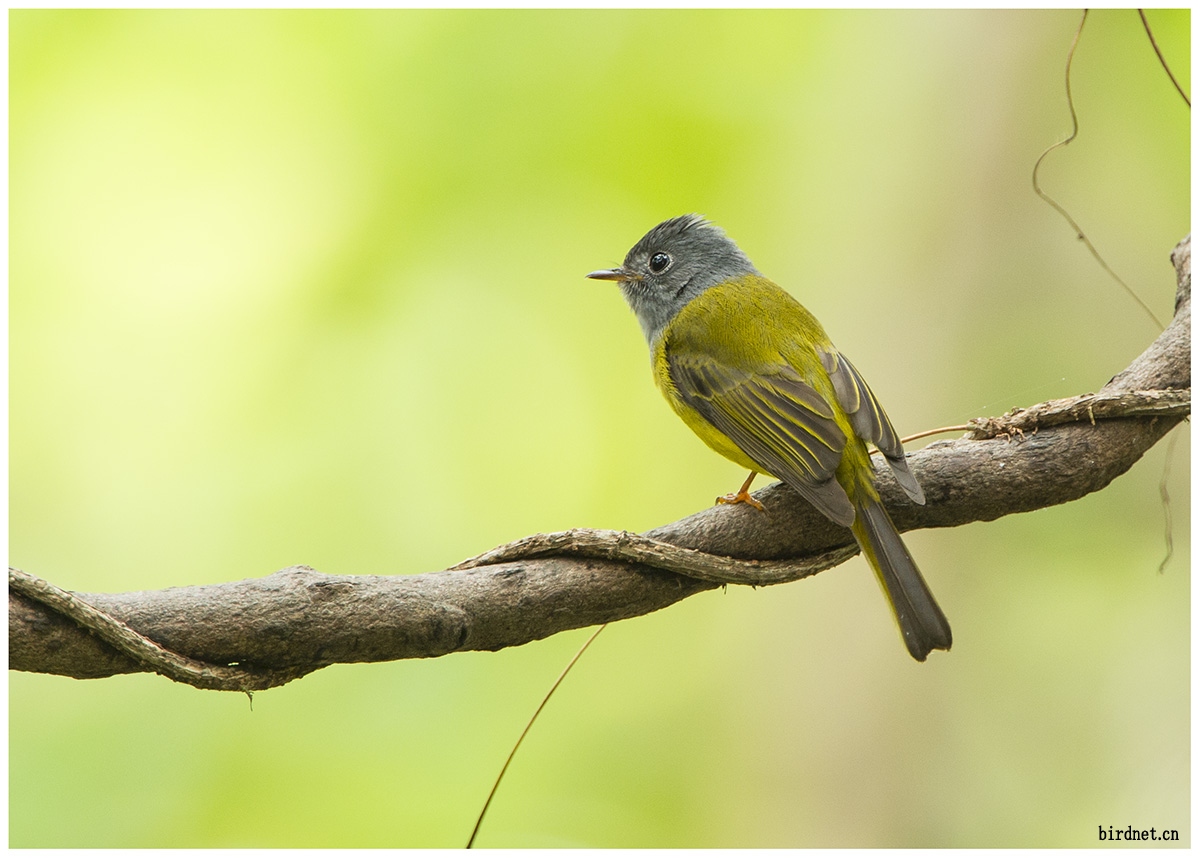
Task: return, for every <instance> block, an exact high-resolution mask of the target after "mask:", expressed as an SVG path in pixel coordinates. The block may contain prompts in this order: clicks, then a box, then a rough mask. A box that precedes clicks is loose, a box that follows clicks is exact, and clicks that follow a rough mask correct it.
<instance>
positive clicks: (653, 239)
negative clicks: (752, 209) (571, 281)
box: [588, 214, 758, 345]
mask: <svg viewBox="0 0 1200 858" xmlns="http://www.w3.org/2000/svg"><path fill="white" fill-rule="evenodd" d="M745 274H758V270H757V269H756V268H755V267H754V263H752V262H751V261H750V260H749V259H748V258H747V257H746V254H744V253H742V251H741V248H739V247H738V246H737V245H736V244H734V243H733V241H732V239H730V238H729V237H728V236H727V235H725V233H724V232H723V231H722V230H721V228H720V227H718V226H714V225H713V224H710V223H709V222H708V221H706V220H705V219H704V218H702V217H700V216H699V215H694V214H689V215H681V216H679V217H674V218H671V219H670V220H665V221H663V222H662V223H660V224H659V225H658V226H656V227H654V229H652V230H650V231H649V232H648V233H646V234H645V235H644V236H643V237H642V240H641V241H639V242H638V243H637V244H635V245H634V246H633V249H632V250H630V251H629V253H628V254H627V255H626V256H625V262H624V263H623V264H622V265H621V267H620V268H611V269H607V270H605V271H593V272H592V273H591V274H589V275H588V277H591V278H592V279H593V280H614V281H616V282H617V283H618V284H619V285H620V287H621V292H622V293H623V294H624V295H625V300H626V301H628V302H629V306H630V307H632V308H633V312H634V313H635V314H636V315H637V317H638V321H639V322H640V323H641V325H642V331H643V333H645V335H646V341H647V342H648V343H650V344H651V345H653V344H654V341H655V339H656V338H657V337H658V335H659V334H660V333H662V329H663V328H664V327H666V325H667V323H668V322H670V321H671V319H673V318H675V314H676V313H678V312H679V311H680V310H682V309H683V307H684V305H685V304H687V303H688V302H689V301H691V300H692V299H693V298H695V297H696V296H697V295H699V294H700V293H701V292H703V291H704V290H705V289H708V288H710V287H712V286H715V285H717V284H718V283H721V282H723V281H725V280H729V279H731V278H734V277H740V276H742V275H745Z"/></svg>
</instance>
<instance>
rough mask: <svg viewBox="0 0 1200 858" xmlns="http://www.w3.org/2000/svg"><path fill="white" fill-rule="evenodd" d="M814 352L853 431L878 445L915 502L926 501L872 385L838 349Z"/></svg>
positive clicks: (906, 492)
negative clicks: (868, 383) (847, 416)
mask: <svg viewBox="0 0 1200 858" xmlns="http://www.w3.org/2000/svg"><path fill="white" fill-rule="evenodd" d="M817 352H818V353H819V354H820V356H821V364H822V365H823V366H824V367H825V371H826V372H828V373H829V378H830V379H831V380H832V381H833V392H834V394H835V395H836V396H837V400H838V404H839V405H841V406H842V410H844V411H845V412H846V414H848V415H849V416H850V425H851V426H852V427H854V434H855V435H857V436H858V437H859V438H862V439H863V440H864V441H868V442H870V443H872V444H874V445H875V446H876V447H878V448H879V452H881V453H883V456H884V458H885V459H887V462H888V464H889V465H891V467H892V473H893V474H894V475H895V477H896V482H898V483H899V484H900V487H901V488H902V489H904V492H905V494H907V495H908V496H909V497H910V498H912V499H913V500H914V501H916V502H917V503H922V504H923V503H925V493H924V492H923V491H921V486H920V484H919V483H918V482H917V478H916V477H914V476H913V475H912V471H910V470H909V469H908V462H907V460H905V458H904V445H903V444H901V443H900V436H899V435H897V434H896V430H895V429H894V428H893V427H892V421H891V420H889V419H888V416H887V414H886V413H885V412H884V410H883V406H881V405H880V404H879V400H877V399H876V398H875V394H874V393H872V392H871V388H869V387H868V386H867V383H866V382H865V381H863V377H862V376H861V375H859V374H858V370H856V369H855V368H854V365H853V364H852V363H850V361H848V360H846V358H845V357H843V356H842V355H841V354H839V353H838V351H837V349H834V348H832V347H831V348H828V349H825V348H818V349H817Z"/></svg>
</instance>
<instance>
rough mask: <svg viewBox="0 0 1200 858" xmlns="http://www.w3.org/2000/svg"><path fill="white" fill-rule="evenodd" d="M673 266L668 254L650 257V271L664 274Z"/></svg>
mask: <svg viewBox="0 0 1200 858" xmlns="http://www.w3.org/2000/svg"><path fill="white" fill-rule="evenodd" d="M670 265H671V257H670V255H669V254H666V253H656V254H654V255H653V256H651V257H650V271H651V272H652V273H654V274H662V273H663V272H664V271H666V270H667V268H668V267H669V266H670Z"/></svg>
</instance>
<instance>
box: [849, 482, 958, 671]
mask: <svg viewBox="0 0 1200 858" xmlns="http://www.w3.org/2000/svg"><path fill="white" fill-rule="evenodd" d="M855 513H856V515H855V518H854V525H853V526H852V527H851V530H853V531H854V538H855V539H857V540H858V545H859V547H860V548H861V549H862V552H863V555H864V556H865V557H866V558H867V561H868V562H869V563H870V564H871V567H872V568H873V569H874V570H875V574H876V575H878V576H879V582H880V583H881V584H882V585H883V589H884V592H885V593H886V594H887V597H888V601H890V602H891V603H892V610H893V611H894V612H895V614H896V622H897V623H898V624H899V626H900V634H901V635H902V636H903V637H904V644H905V646H907V647H908V651H909V652H910V653H912V657H913V658H915V659H916V660H917V661H924V660H925V656H927V655H929V651H930V650H933V649H950V642H951V639H950V623H949V622H947V620H946V615H945V614H943V613H942V609H941V608H939V607H938V603H937V601H936V600H935V599H934V598H933V593H932V592H930V590H929V585H928V584H926V583H925V579H924V578H922V577H921V573H920V571H918V569H917V564H916V563H915V562H914V561H913V559H912V555H911V554H909V553H908V549H907V548H906V547H905V545H904V542H903V541H902V540H901V539H900V534H899V532H897V530H896V525H894V524H892V519H891V517H890V516H889V515H888V514H887V510H886V509H884V508H883V504H881V503H879V502H878V501H868V502H867V503H865V504H856V505H855Z"/></svg>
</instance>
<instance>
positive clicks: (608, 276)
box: [588, 268, 642, 281]
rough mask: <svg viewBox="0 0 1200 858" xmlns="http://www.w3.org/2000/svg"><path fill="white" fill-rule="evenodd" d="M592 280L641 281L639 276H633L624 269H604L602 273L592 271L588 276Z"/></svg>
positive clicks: (633, 274) (632, 273)
mask: <svg viewBox="0 0 1200 858" xmlns="http://www.w3.org/2000/svg"><path fill="white" fill-rule="evenodd" d="M588 277H590V278H591V279H592V280H617V281H622V280H641V279H642V276H641V275H640V274H635V273H634V272H632V271H629V270H628V269H625V268H605V269H604V270H603V271H593V272H592V273H591V274H589V275H588Z"/></svg>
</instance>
